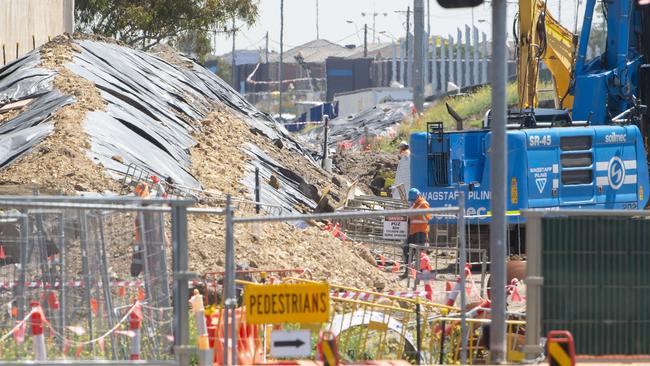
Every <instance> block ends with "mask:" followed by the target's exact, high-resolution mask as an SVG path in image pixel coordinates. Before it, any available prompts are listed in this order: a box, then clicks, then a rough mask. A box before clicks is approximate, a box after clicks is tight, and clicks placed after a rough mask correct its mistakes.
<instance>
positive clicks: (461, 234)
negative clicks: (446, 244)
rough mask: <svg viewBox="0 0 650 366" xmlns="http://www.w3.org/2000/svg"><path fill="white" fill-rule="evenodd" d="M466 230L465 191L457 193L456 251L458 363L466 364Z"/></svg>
mask: <svg viewBox="0 0 650 366" xmlns="http://www.w3.org/2000/svg"><path fill="white" fill-rule="evenodd" d="M466 231H467V228H466V227H465V191H460V192H458V246H459V248H458V250H459V254H458V256H459V257H460V289H461V290H460V363H461V364H462V365H465V364H467V321H466V314H465V306H466V304H467V294H466V292H465V288H466V285H465V282H466V281H465V265H466V263H467V243H466V240H465V234H466Z"/></svg>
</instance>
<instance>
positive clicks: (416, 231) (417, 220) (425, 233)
mask: <svg viewBox="0 0 650 366" xmlns="http://www.w3.org/2000/svg"><path fill="white" fill-rule="evenodd" d="M408 200H409V202H410V203H411V207H410V208H411V209H414V210H417V209H421V210H426V209H428V208H429V202H427V200H425V199H424V196H423V195H422V193H420V191H419V190H417V188H411V189H410V190H409V195H408ZM429 220H431V214H422V215H412V216H410V217H409V232H408V233H409V235H408V237H407V238H406V243H405V244H404V247H403V248H402V254H403V256H404V263H405V264H406V266H405V270H404V274H403V275H402V278H406V277H407V276H408V266H409V264H410V263H409V244H419V245H423V244H426V243H427V242H428V238H429Z"/></svg>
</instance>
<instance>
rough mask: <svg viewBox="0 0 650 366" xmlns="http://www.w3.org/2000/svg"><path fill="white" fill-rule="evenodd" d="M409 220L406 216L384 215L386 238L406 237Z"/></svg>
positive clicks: (384, 236)
mask: <svg viewBox="0 0 650 366" xmlns="http://www.w3.org/2000/svg"><path fill="white" fill-rule="evenodd" d="M407 235H408V220H407V219H406V216H386V217H384V235H383V238H384V239H406V236H407Z"/></svg>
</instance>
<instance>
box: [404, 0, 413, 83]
mask: <svg viewBox="0 0 650 366" xmlns="http://www.w3.org/2000/svg"><path fill="white" fill-rule="evenodd" d="M410 26H411V7H410V6H409V7H407V8H406V65H407V66H409V67H410V66H411V65H410V64H409V62H408V61H409V60H410V59H411V56H410V54H409V33H411V29H410V28H411V27H410ZM410 72H411V70H408V73H407V74H406V83H405V85H404V86H407V85H408V86H412V85H413V84H412V81H411V80H409V77H408V74H409V73H410Z"/></svg>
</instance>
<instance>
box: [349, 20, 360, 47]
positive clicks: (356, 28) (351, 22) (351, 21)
mask: <svg viewBox="0 0 650 366" xmlns="http://www.w3.org/2000/svg"><path fill="white" fill-rule="evenodd" d="M345 22H346V23H348V24H352V25H354V30H356V32H357V33H356V34H357V38H358V39H359V43H361V36H360V35H359V27H358V26H357V23H356V22H355V21H353V20H350V19H346V20H345Z"/></svg>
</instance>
